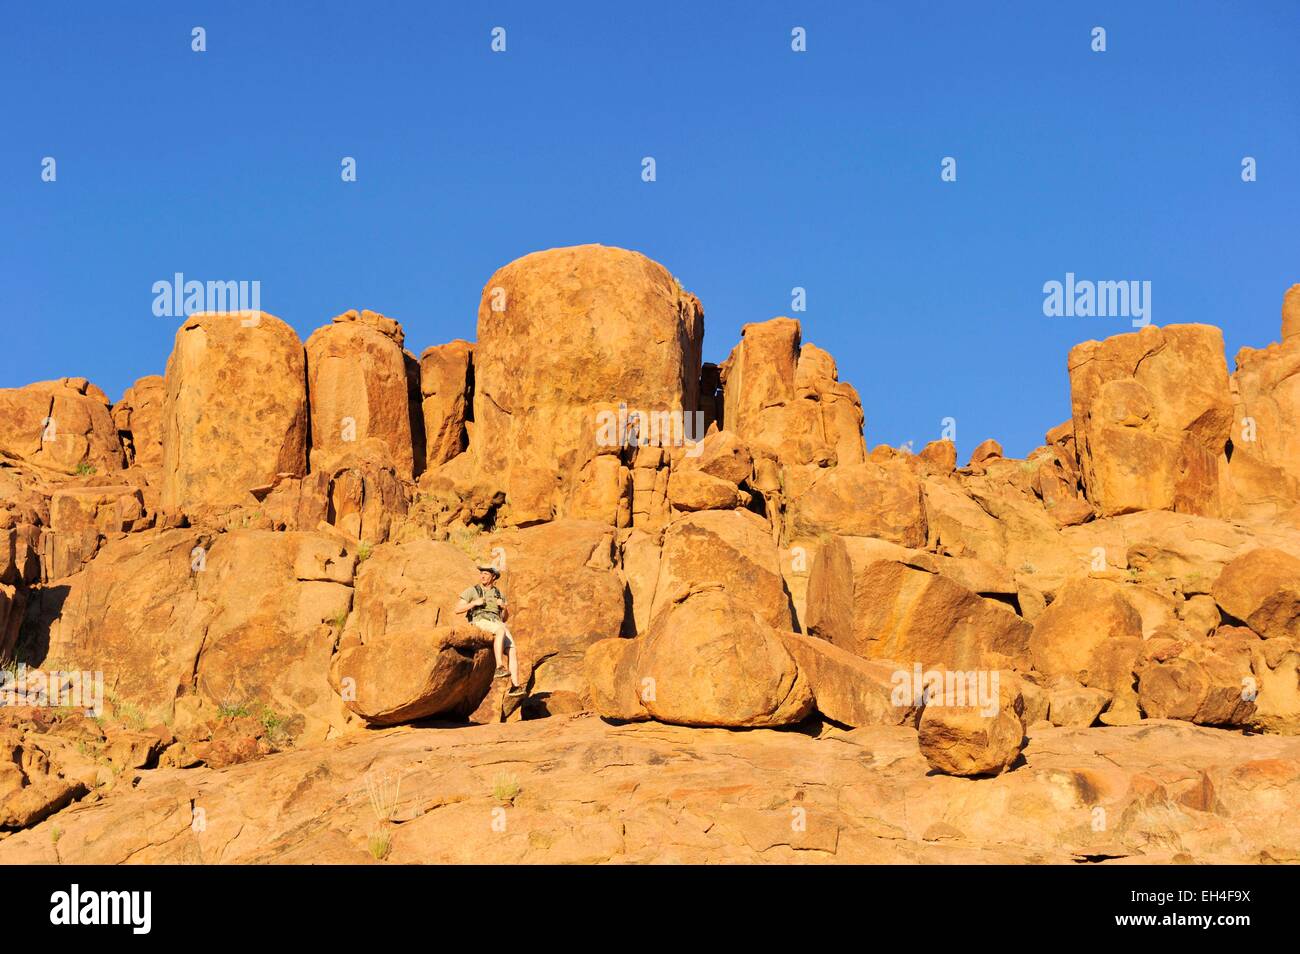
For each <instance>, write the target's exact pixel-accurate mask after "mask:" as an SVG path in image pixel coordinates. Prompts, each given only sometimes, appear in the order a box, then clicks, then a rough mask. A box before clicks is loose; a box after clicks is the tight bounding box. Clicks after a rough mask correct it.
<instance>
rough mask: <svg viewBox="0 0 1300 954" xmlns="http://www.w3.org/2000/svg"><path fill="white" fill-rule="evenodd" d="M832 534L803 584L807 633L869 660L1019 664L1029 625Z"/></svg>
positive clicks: (996, 605) (942, 580) (943, 580)
mask: <svg viewBox="0 0 1300 954" xmlns="http://www.w3.org/2000/svg"><path fill="white" fill-rule="evenodd" d="M870 543H871V541H860V540H856V539H855V538H852V537H832V538H831V539H830V540H828V541H827V542H826V543H825V544H824V545H823V546H822V547H821V549H820V550H818V552H817V558H816V560H815V561H814V563H813V568H812V574H811V576H810V577H809V581H808V615H807V628H808V632H809V634H811V635H813V636H819V637H821V638H823V639H827V640H829V641H830V642H831V643H833V644H834V645H836V646H838V647H839V648H841V649H845V650H847V651H849V652H852V653H854V654H856V655H858V656H862V657H864V658H867V659H893V660H898V661H899V662H902V663H907V664H911V663H914V662H919V663H921V664H922V665H923V666H949V667H953V668H972V667H980V666H986V667H987V666H988V665H989V664H990V663H991V662H992V663H999V664H1001V663H1004V662H1006V661H1008V660H1022V659H1024V658H1025V656H1026V648H1027V643H1028V639H1029V633H1030V629H1031V627H1030V625H1029V624H1028V623H1026V622H1025V621H1024V620H1023V619H1021V618H1020V617H1019V616H1017V615H1016V614H1015V613H1014V612H1013V611H1012V610H1011V609H1010V608H1009V607H1007V606H1006V605H1005V604H1004V603H1001V602H999V601H997V600H991V599H985V598H983V597H980V596H977V595H976V594H974V593H972V592H971V591H970V590H968V589H966V588H965V587H963V586H961V585H960V584H958V583H956V582H954V581H953V580H952V579H950V578H948V577H947V576H943V575H940V574H938V573H932V572H929V571H927V570H923V569H917V568H916V567H913V566H908V565H907V564H905V563H902V562H899V561H897V560H890V559H883V560H882V559H877V554H876V553H873V552H872V549H873V548H872V547H871V546H870V545H869V544H870Z"/></svg>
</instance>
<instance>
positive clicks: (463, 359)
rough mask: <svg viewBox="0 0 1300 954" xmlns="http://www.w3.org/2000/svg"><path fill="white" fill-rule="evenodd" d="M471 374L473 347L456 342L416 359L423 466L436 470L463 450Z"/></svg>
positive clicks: (432, 348) (428, 349)
mask: <svg viewBox="0 0 1300 954" xmlns="http://www.w3.org/2000/svg"><path fill="white" fill-rule="evenodd" d="M473 374H474V346H473V345H472V344H470V343H469V342H468V341H463V340H461V339H459V338H458V339H457V340H455V341H452V342H449V343H447V344H444V345H434V346H432V347H429V348H426V349H425V350H424V353H423V354H421V355H420V399H421V401H420V412H421V414H422V415H423V417H424V446H425V455H426V456H425V464H426V466H427V467H430V468H432V467H437V466H438V465H440V464H445V463H446V462H447V461H449V460H451V459H452V458H453V457H455V456H457V455H458V454H460V453H461V452H462V451H464V450H465V446H466V440H467V435H466V430H465V422H466V420H467V419H468V415H469V410H470V400H471V397H472V394H471V391H472V387H471V385H472V382H473Z"/></svg>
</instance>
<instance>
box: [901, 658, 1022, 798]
mask: <svg viewBox="0 0 1300 954" xmlns="http://www.w3.org/2000/svg"><path fill="white" fill-rule="evenodd" d="M998 675H999V680H998V683H999V685H998V697H997V699H996V700H995V701H993V704H991V705H989V706H987V707H985V706H979V705H974V706H971V705H965V706H950V705H936V704H935V703H934V702H933V701H932V702H930V703H929V704H927V705H926V707H925V711H924V712H922V713H921V721H920V724H919V726H918V727H917V741H918V743H919V744H920V747H921V754H922V755H923V756H924V757H925V760H926V761H927V762H929V763H930V767H931V768H932V769H934V770H935V771H937V772H941V773H943V774H945V775H961V776H985V775H1000V774H1001V773H1002V772H1005V771H1006V770H1007V769H1008V768H1010V767H1011V766H1012V764H1014V763H1015V761H1016V759H1017V758H1018V757H1019V756H1020V750H1021V749H1022V748H1023V747H1024V744H1025V742H1024V737H1025V724H1024V706H1025V704H1024V699H1023V697H1022V696H1021V691H1020V683H1019V680H1018V679H1016V677H1015V676H1014V675H1013V674H1011V673H1007V672H1002V673H999V674H998Z"/></svg>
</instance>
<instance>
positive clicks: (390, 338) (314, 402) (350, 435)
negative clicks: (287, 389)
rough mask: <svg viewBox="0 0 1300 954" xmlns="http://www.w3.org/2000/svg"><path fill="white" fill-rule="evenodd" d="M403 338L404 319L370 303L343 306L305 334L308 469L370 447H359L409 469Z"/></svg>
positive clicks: (405, 472) (404, 472)
mask: <svg viewBox="0 0 1300 954" xmlns="http://www.w3.org/2000/svg"><path fill="white" fill-rule="evenodd" d="M403 340H404V337H403V333H402V328H401V325H399V324H398V323H397V322H396V321H393V320H392V319H391V318H386V317H385V316H383V315H378V314H376V313H374V312H371V311H363V312H357V311H347V312H344V313H343V314H341V315H338V316H336V317H335V318H334V320H333V322H332V323H331V324H328V325H326V326H325V327H323V328H319V329H317V330H316V331H315V332H313V333H312V336H311V337H310V338H308V339H307V345H306V349H307V391H308V395H309V399H310V405H311V406H310V410H311V456H312V470H317V469H323V468H325V467H327V466H328V465H329V464H330V463H332V462H334V461H335V460H336V458H337V457H338V456H339V455H341V454H345V453H356V452H357V451H358V450H361V449H367V448H373V449H370V450H368V451H363V452H367V453H368V456H372V457H374V458H376V459H385V460H387V461H389V462H391V463H392V464H393V465H394V467H395V468H396V470H397V472H398V474H399V475H400V476H401V477H403V478H405V479H407V480H410V479H411V478H412V477H413V476H414V472H415V471H414V468H415V458H414V454H415V443H414V438H413V436H412V433H411V414H412V408H411V406H410V401H409V397H410V394H409V387H408V382H407V370H406V360H405V357H404V355H403V353H402V342H403ZM421 464H423V461H422V462H421Z"/></svg>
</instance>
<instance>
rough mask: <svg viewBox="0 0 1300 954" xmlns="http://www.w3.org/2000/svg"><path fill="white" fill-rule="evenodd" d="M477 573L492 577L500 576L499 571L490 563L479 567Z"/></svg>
mask: <svg viewBox="0 0 1300 954" xmlns="http://www.w3.org/2000/svg"><path fill="white" fill-rule="evenodd" d="M478 571H479V572H480V573H491V574H492V575H493V576H500V575H501V571H500V570H498V569H497V568H496V567H494V566H493V565H492V564H491V563H484V564H482V565H480V566H479V568H478Z"/></svg>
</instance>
